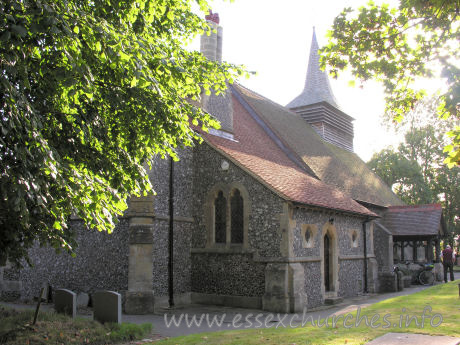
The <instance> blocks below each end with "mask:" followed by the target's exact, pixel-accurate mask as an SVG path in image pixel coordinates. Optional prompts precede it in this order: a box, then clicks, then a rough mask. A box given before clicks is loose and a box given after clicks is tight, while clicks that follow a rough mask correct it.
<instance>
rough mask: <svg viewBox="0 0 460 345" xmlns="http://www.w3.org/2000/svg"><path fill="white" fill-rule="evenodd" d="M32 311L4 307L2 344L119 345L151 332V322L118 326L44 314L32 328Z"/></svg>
mask: <svg viewBox="0 0 460 345" xmlns="http://www.w3.org/2000/svg"><path fill="white" fill-rule="evenodd" d="M33 314H34V312H33V311H32V310H27V311H16V310H13V309H6V308H3V307H0V344H5V345H24V344H28V345H32V344H75V345H79V344H94V345H98V344H115V343H118V342H122V341H130V340H135V339H139V338H142V337H145V336H146V335H147V334H149V333H151V331H152V325H151V324H150V323H146V324H142V325H137V324H130V323H122V324H120V325H119V324H114V323H106V324H100V323H99V322H96V321H92V320H88V319H82V318H76V319H72V318H70V317H68V316H65V315H61V314H56V313H54V312H41V313H40V314H39V317H38V321H37V323H36V324H35V325H32V320H33Z"/></svg>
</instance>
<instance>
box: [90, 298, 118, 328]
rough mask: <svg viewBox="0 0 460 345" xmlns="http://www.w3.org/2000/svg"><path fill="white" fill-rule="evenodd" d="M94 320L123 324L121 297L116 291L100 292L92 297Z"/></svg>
mask: <svg viewBox="0 0 460 345" xmlns="http://www.w3.org/2000/svg"><path fill="white" fill-rule="evenodd" d="M91 299H92V301H93V310H94V320H96V321H99V322H101V323H105V322H114V323H121V295H120V294H119V293H117V292H114V291H98V292H96V293H94V294H92V295H91Z"/></svg>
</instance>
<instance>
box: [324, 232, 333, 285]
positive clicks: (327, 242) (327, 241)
mask: <svg viewBox="0 0 460 345" xmlns="http://www.w3.org/2000/svg"><path fill="white" fill-rule="evenodd" d="M331 244H332V241H331V238H330V237H329V235H328V234H326V235H325V236H324V287H325V290H326V291H331V278H330V277H331V272H332V268H331V264H332V260H331V254H332V248H331Z"/></svg>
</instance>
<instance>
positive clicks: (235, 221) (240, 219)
mask: <svg viewBox="0 0 460 345" xmlns="http://www.w3.org/2000/svg"><path fill="white" fill-rule="evenodd" d="M230 210H231V213H230V214H231V242H232V243H243V240H244V228H243V225H244V204H243V197H242V196H241V193H240V191H239V190H238V189H235V190H234V191H233V193H232V196H231V198H230Z"/></svg>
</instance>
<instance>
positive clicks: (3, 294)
mask: <svg viewBox="0 0 460 345" xmlns="http://www.w3.org/2000/svg"><path fill="white" fill-rule="evenodd" d="M19 279H20V277H19V269H18V268H16V267H14V266H12V265H11V263H9V262H6V264H5V266H0V301H14V300H16V299H18V298H19V297H20V296H21V288H22V283H21V281H20V280H19Z"/></svg>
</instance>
